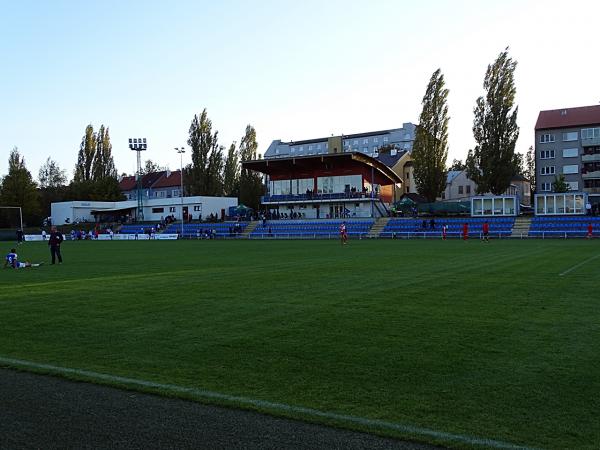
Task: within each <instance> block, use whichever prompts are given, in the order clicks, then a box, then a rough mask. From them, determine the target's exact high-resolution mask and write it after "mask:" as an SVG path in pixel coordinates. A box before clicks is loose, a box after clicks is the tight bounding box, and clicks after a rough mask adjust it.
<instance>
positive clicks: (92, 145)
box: [73, 124, 96, 183]
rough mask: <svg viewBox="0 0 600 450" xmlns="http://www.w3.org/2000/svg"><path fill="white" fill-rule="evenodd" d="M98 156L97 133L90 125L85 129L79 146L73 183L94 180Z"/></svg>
mask: <svg viewBox="0 0 600 450" xmlns="http://www.w3.org/2000/svg"><path fill="white" fill-rule="evenodd" d="M95 154H96V133H94V127H93V126H92V125H91V124H90V125H88V126H87V127H86V128H85V134H84V135H83V138H81V144H80V145H79V154H78V155H77V164H76V166H75V174H74V177H73V181H74V182H76V183H79V182H82V181H88V180H91V179H92V164H93V162H94V155H95Z"/></svg>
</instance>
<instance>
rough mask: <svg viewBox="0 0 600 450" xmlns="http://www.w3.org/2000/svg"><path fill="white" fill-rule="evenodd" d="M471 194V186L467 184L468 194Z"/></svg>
mask: <svg viewBox="0 0 600 450" xmlns="http://www.w3.org/2000/svg"><path fill="white" fill-rule="evenodd" d="M470 193H471V185H470V184H467V194H470Z"/></svg>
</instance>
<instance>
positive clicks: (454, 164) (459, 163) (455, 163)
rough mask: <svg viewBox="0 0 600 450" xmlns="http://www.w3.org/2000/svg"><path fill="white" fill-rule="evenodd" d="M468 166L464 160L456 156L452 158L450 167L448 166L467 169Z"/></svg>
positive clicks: (454, 168)
mask: <svg viewBox="0 0 600 450" xmlns="http://www.w3.org/2000/svg"><path fill="white" fill-rule="evenodd" d="M466 168H467V166H466V165H465V163H464V162H462V159H456V158H454V159H453V160H452V164H450V167H448V170H465V169H466Z"/></svg>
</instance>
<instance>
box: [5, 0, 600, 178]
mask: <svg viewBox="0 0 600 450" xmlns="http://www.w3.org/2000/svg"><path fill="white" fill-rule="evenodd" d="M599 5H600V2H597V1H580V0H573V1H570V2H559V1H557V0H550V1H517V0H505V1H502V2H481V1H452V2H450V1H421V2H402V1H399V0H398V1H393V0H390V1H383V0H381V1H377V0H373V1H369V2H365V1H353V0H347V1H341V0H339V1H338V0H334V1H315V0H307V1H302V2H292V1H256V2H250V1H233V0H229V1H227V0H225V1H220V2H208V1H198V0H196V1H173V2H165V1H133V0H128V1H112V0H111V1H102V2H81V1H60V0H57V1H53V2H46V1H42V0H39V1H32V0H31V1H14V0H0V7H1V8H2V9H1V10H2V15H1V16H0V57H1V60H2V70H1V71H0V101H1V109H0V175H2V174H6V171H7V160H8V153H9V151H10V150H11V149H12V148H13V147H14V146H17V147H18V148H19V150H20V152H21V154H22V155H24V156H25V159H26V163H27V166H28V168H29V169H30V170H31V172H32V174H33V175H34V178H37V174H38V169H39V167H40V165H41V164H42V163H43V162H44V161H45V159H46V158H47V157H48V156H51V157H52V158H53V159H54V160H56V161H57V162H58V163H59V165H60V167H61V168H63V169H66V170H67V173H68V175H69V177H70V176H71V175H72V171H73V167H74V165H75V162H76V159H77V151H78V148H79V143H80V141H81V137H82V135H83V132H84V129H85V127H86V125H87V124H89V123H91V124H93V125H94V128H95V129H97V128H98V127H99V126H100V124H105V125H106V126H109V127H110V132H111V138H112V143H113V154H114V157H115V163H116V165H117V169H118V171H119V173H121V172H127V173H132V172H133V171H134V170H135V155H134V154H133V152H130V151H129V150H128V149H127V138H128V137H136V136H140V137H147V138H148V141H149V150H148V152H147V154H146V155H145V156H146V157H147V158H151V159H153V160H155V161H157V162H159V163H161V164H164V165H169V166H170V167H171V168H172V169H177V168H178V167H179V158H178V155H177V154H176V153H175V151H174V150H173V147H177V146H180V145H185V144H186V140H187V130H188V127H189V123H190V121H191V119H192V117H193V115H194V114H195V113H199V112H200V111H202V109H203V108H207V109H208V114H209V117H210V118H211V119H212V121H213V126H214V128H215V129H217V130H219V136H220V138H219V140H220V142H221V143H222V144H223V145H225V146H229V144H230V143H231V142H232V141H238V142H239V140H240V138H241V136H242V135H243V132H244V129H245V126H246V125H247V124H252V125H254V126H255V128H256V130H257V134H258V140H259V144H260V152H261V153H262V152H264V150H265V149H266V148H267V147H268V145H269V143H270V142H271V141H272V140H273V139H284V140H288V139H294V140H298V139H304V138H313V137H322V136H329V135H331V134H340V133H353V132H361V131H370V130H375V129H385V128H393V127H398V126H401V125H402V123H403V122H409V121H412V122H415V123H416V122H417V120H418V117H419V113H420V109H421V105H420V103H421V99H422V96H423V94H424V91H425V87H426V85H427V81H428V80H429V77H430V76H431V73H432V72H433V71H434V70H435V69H437V68H438V67H441V69H442V71H443V73H444V74H445V76H446V82H447V87H448V88H449V89H450V96H449V108H450V115H451V121H450V129H449V133H450V137H449V138H450V139H449V141H450V156H449V159H450V160H452V158H461V159H463V158H464V157H465V156H466V152H467V150H468V149H469V148H471V147H472V146H473V138H472V132H471V126H472V110H473V106H474V103H475V99H476V98H477V97H478V96H479V95H481V93H482V81H483V75H484V73H485V69H486V67H487V65H488V64H489V63H491V62H492V61H493V60H494V58H495V57H496V56H497V55H498V53H499V52H500V51H502V50H503V49H504V48H505V47H506V46H507V45H508V46H510V49H511V50H510V52H511V55H512V56H513V58H515V59H516V60H517V61H518V63H519V65H518V68H517V74H516V80H517V101H518V104H519V107H520V109H519V125H520V126H521V137H520V139H519V142H518V148H517V149H518V150H519V151H522V152H524V151H525V150H526V149H527V148H528V147H529V146H530V145H531V144H532V143H533V126H534V124H535V120H536V118H537V114H538V112H539V110H541V109H553V108H560V107H570V106H583V105H590V104H597V103H598V101H600V87H599V86H600V83H599V82H598V80H599V78H598V74H599V73H600V61H599V59H598V57H597V48H596V47H597V43H598V37H597V29H598V27H597V18H598V17H600V6H599ZM186 156H187V161H188V162H189V154H187V155H186ZM185 162H186V161H185V160H184V163H185Z"/></svg>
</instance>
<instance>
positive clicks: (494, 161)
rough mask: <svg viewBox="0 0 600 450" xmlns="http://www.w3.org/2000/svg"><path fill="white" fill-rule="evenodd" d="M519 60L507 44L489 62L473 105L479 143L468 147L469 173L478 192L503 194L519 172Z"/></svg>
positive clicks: (476, 136) (474, 123)
mask: <svg viewBox="0 0 600 450" xmlns="http://www.w3.org/2000/svg"><path fill="white" fill-rule="evenodd" d="M516 67H517V63H516V61H513V59H512V58H510V57H509V56H508V48H507V49H506V50H504V51H503V52H502V53H500V55H499V56H498V58H497V59H496V61H495V62H494V63H493V64H492V65H489V66H488V68H487V71H486V74H485V78H484V82H483V88H484V90H485V91H486V93H485V96H482V97H479V98H478V99H477V103H476V106H475V109H474V114H475V117H474V120H473V135H474V137H475V141H476V142H477V145H476V146H475V149H474V150H472V151H471V150H469V155H468V157H467V173H468V176H469V178H471V179H472V180H473V181H475V182H476V183H477V192H478V193H485V192H490V191H491V192H492V193H493V194H495V195H500V194H502V193H503V192H504V191H506V189H507V188H508V187H509V186H510V180H511V178H512V177H513V176H514V175H515V174H516V173H517V165H518V160H517V158H516V157H515V144H516V142H517V138H518V137H519V127H518V125H517V114H518V111H519V107H518V106H515V96H516V92H517V90H516V87H515V79H514V74H515V69H516Z"/></svg>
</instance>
